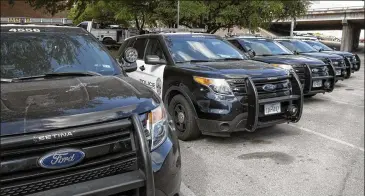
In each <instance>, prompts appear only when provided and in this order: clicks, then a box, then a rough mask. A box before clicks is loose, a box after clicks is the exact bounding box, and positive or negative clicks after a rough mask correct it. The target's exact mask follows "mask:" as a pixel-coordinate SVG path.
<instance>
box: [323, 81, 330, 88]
mask: <svg viewBox="0 0 365 196" xmlns="http://www.w3.org/2000/svg"><path fill="white" fill-rule="evenodd" d="M324 87H325V88H327V89H329V88H331V82H330V81H325V82H324Z"/></svg>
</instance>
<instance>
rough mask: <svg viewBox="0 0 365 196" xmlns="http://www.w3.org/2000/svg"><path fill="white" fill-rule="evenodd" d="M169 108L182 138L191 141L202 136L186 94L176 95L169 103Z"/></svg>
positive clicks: (178, 134) (178, 133)
mask: <svg viewBox="0 0 365 196" xmlns="http://www.w3.org/2000/svg"><path fill="white" fill-rule="evenodd" d="M168 110H169V113H170V115H171V117H172V119H173V121H174V123H175V126H176V133H177V136H178V138H179V139H180V140H183V141H189V140H194V139H197V138H198V137H199V136H200V134H201V132H200V130H199V128H198V125H197V123H196V121H195V117H196V115H195V112H194V110H193V108H192V107H191V106H190V104H189V103H188V101H187V100H186V99H185V97H184V96H182V95H176V96H174V97H173V98H172V99H171V101H170V103H169V106H168ZM181 113H183V115H182V114H181ZM182 116H183V117H182ZM179 117H180V118H179Z"/></svg>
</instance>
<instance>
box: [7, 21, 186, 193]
mask: <svg viewBox="0 0 365 196" xmlns="http://www.w3.org/2000/svg"><path fill="white" fill-rule="evenodd" d="M13 29H16V30H13ZM19 29H31V30H33V32H29V31H30V30H29V31H28V32H26V31H20V30H19ZM34 29H36V31H35V30H34ZM12 34H16V39H14V37H15V36H14V35H12ZM60 36H65V39H63V38H59V39H58V37H60ZM71 38H75V39H71ZM23 39H24V40H27V41H25V42H24V41H23V42H22V41H20V42H19V43H22V44H23V45H24V46H21V45H22V44H19V43H18V44H17V45H16V46H15V45H12V41H16V40H23ZM9 40H10V41H9ZM37 40H38V41H39V42H37ZM49 40H52V41H49ZM60 40H62V41H66V42H65V43H67V44H65V45H63V47H64V49H65V50H53V52H51V53H47V54H50V56H48V57H50V58H49V59H52V58H55V56H57V55H63V56H62V57H64V58H68V57H69V56H66V55H64V52H68V51H71V52H72V54H78V55H76V56H72V55H71V60H72V61H70V62H73V63H74V64H73V65H74V66H77V65H78V64H77V61H82V62H84V61H85V60H86V61H89V60H90V59H91V62H93V63H103V62H102V61H99V62H96V60H100V59H101V58H96V57H98V55H97V54H99V56H102V58H105V59H108V62H109V63H111V64H110V65H108V66H106V67H108V68H113V70H114V73H113V74H107V75H104V74H102V72H100V73H99V74H98V75H95V76H87V75H82V74H80V75H77V74H76V75H72V74H71V75H68V74H67V73H65V75H55V76H36V77H34V78H33V77H30V78H28V79H27V78H23V79H22V78H21V77H19V78H15V79H14V78H13V79H6V78H4V77H5V76H6V75H9V73H8V72H5V71H4V70H7V71H10V72H12V71H11V69H14V67H12V66H6V65H7V64H6V63H9V61H10V62H12V63H14V65H15V68H17V67H19V66H20V65H19V64H22V65H28V66H30V67H31V68H32V69H34V72H37V73H38V72H40V69H41V67H37V66H40V65H41V64H32V61H29V62H28V63H29V64H26V63H27V62H23V61H24V59H23V61H16V60H14V58H15V57H17V56H18V54H17V53H16V51H12V52H9V51H11V50H13V49H12V47H27V48H28V49H30V48H31V46H32V47H35V48H37V50H36V49H34V48H33V49H31V50H30V51H29V50H28V51H27V50H22V51H20V50H18V51H19V52H21V56H22V57H23V58H24V57H25V59H27V58H28V57H29V56H34V57H35V58H32V59H33V60H34V59H35V60H36V61H38V60H39V58H42V57H43V55H44V54H45V53H44V52H45V51H47V52H48V49H52V48H54V49H57V48H58V47H59V43H64V42H62V41H61V42H60ZM70 40H72V41H70ZM80 40H81V41H80ZM82 40H84V41H86V42H87V44H88V45H82V44H81V43H82ZM1 41H2V46H1V49H2V52H3V51H5V49H8V50H7V51H6V52H7V56H5V54H2V56H1V57H2V59H1V66H2V67H1V71H2V72H1V73H2V80H1V81H2V84H1V181H0V182H1V195H9V196H13V195H59V196H61V195H62V196H63V195H105V196H108V195H128V196H132V195H133V196H137V195H156V196H176V195H177V194H179V190H180V183H181V156H180V147H179V143H178V138H177V137H176V133H175V127H174V125H173V123H169V125H168V126H167V125H166V126H164V130H165V131H166V138H165V140H161V141H162V143H161V144H160V145H159V146H156V148H154V149H151V138H149V137H148V135H149V134H148V133H147V132H148V131H146V129H147V128H146V122H147V116H148V115H149V114H150V112H151V111H152V110H154V109H156V108H157V107H162V106H163V104H162V100H161V99H160V98H159V97H158V96H157V95H156V94H155V93H154V92H153V91H152V90H150V89H149V88H147V87H146V86H145V85H143V84H141V83H140V82H138V81H136V80H134V79H132V78H129V77H127V75H126V73H125V71H124V70H123V69H122V68H121V67H120V66H119V64H118V62H117V61H115V59H113V58H112V57H111V56H110V55H109V53H108V51H107V49H106V48H105V47H104V46H102V45H101V44H100V43H99V42H98V41H97V40H96V39H95V38H94V37H93V36H92V35H91V34H89V33H88V32H86V31H85V30H83V29H81V28H76V27H59V26H58V27H57V26H47V27H45V26H42V25H32V26H28V25H17V26H15V25H14V26H8V25H2V26H1ZM28 41H29V42H28ZM33 42H36V43H43V42H44V43H45V45H47V44H48V45H47V46H48V47H46V48H45V47H44V46H42V45H37V44H36V43H33ZM46 43H47V44H46ZM52 44H55V45H52ZM3 47H8V48H3ZM3 49H4V50H3ZM73 49H75V50H73ZM51 51H52V50H51ZM59 51H61V52H59ZM92 52H95V53H92ZM3 55H4V56H3ZM19 55H20V54H19ZM81 56H84V57H86V58H81ZM79 57H80V58H79ZM28 60H29V59H28ZM39 62H40V63H42V62H41V61H39ZM46 62H48V61H46ZM49 62H51V64H52V66H59V67H63V65H65V63H64V62H62V61H58V62H54V61H49ZM105 62H106V61H104V63H105ZM82 64H83V63H82ZM42 65H43V64H42ZM45 65H47V63H45ZM37 68H39V70H35V69H37ZM42 69H45V68H42ZM47 69H48V68H47ZM50 70H54V69H50ZM34 72H32V71H31V70H30V71H29V70H27V69H23V72H19V71H17V72H15V71H14V72H13V73H14V74H24V73H34ZM167 121H168V122H170V121H171V120H170V117H169V116H167ZM72 150H73V151H72ZM68 155H70V156H68ZM78 156H80V157H82V158H80V157H78ZM75 157H76V158H75ZM75 159H76V160H79V162H77V163H76V162H70V163H72V165H63V167H61V166H62V165H57V164H61V163H62V162H63V163H64V162H67V161H74V160H75ZM61 160H62V161H61ZM47 161H48V162H47ZM51 164H56V166H57V167H54V168H52V167H50V166H51Z"/></svg>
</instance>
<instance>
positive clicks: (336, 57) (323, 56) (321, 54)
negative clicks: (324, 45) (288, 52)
mask: <svg viewBox="0 0 365 196" xmlns="http://www.w3.org/2000/svg"><path fill="white" fill-rule="evenodd" d="M300 54H301V55H305V56H309V57H313V58H317V59H320V60H325V59H327V58H329V59H331V60H341V59H343V58H342V56H339V55H336V54H329V53H325V52H308V53H300Z"/></svg>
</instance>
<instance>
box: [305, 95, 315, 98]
mask: <svg viewBox="0 0 365 196" xmlns="http://www.w3.org/2000/svg"><path fill="white" fill-rule="evenodd" d="M315 95H316V94H312V95H304V97H305V98H312V97H313V96H315Z"/></svg>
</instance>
